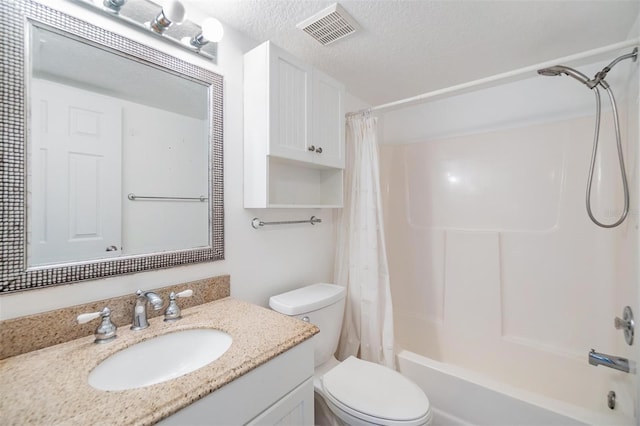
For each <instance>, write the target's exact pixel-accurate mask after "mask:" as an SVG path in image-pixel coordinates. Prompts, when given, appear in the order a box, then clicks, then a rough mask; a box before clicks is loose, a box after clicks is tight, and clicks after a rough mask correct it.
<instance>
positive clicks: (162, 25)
mask: <svg viewBox="0 0 640 426" xmlns="http://www.w3.org/2000/svg"><path fill="white" fill-rule="evenodd" d="M186 16H187V12H186V10H185V8H184V6H183V5H182V3H180V2H179V1H177V0H171V1H169V2H167V4H165V5H164V6H163V7H162V11H160V13H159V14H158V16H156V18H155V19H154V20H153V22H152V23H151V24H150V25H149V27H150V28H151V29H152V30H153V31H155V32H157V33H158V34H162V33H163V32H165V31H166V29H167V28H169V27H170V26H171V25H172V24H181V23H182V22H183V21H184V19H185V17H186Z"/></svg>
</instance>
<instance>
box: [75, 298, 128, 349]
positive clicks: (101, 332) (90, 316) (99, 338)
mask: <svg viewBox="0 0 640 426" xmlns="http://www.w3.org/2000/svg"><path fill="white" fill-rule="evenodd" d="M98 317H102V321H101V322H100V325H99V326H98V328H96V332H95V337H96V339H95V340H94V343H106V342H110V341H111V340H113V339H115V338H116V330H117V329H118V327H116V325H115V324H114V323H113V322H111V309H109V308H106V307H105V308H104V309H103V310H101V311H98V312H91V313H87V314H80V315H78V317H77V318H76V322H77V323H78V324H85V323H87V322H89V321H91V320H94V319H96V318H98Z"/></svg>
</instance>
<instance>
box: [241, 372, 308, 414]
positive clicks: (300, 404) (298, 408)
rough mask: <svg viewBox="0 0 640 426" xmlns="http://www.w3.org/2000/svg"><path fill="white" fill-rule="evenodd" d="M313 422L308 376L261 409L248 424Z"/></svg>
mask: <svg viewBox="0 0 640 426" xmlns="http://www.w3.org/2000/svg"><path fill="white" fill-rule="evenodd" d="M313 423H314V419H313V378H310V379H308V380H307V381H305V382H304V383H302V384H301V385H300V386H298V387H297V388H295V389H294V390H292V391H291V392H289V393H288V394H287V395H286V396H284V397H283V398H282V399H280V400H279V401H278V402H276V403H275V404H273V405H272V406H271V407H269V408H268V409H266V410H265V411H263V412H262V414H260V415H259V416H258V417H256V418H255V419H253V420H252V421H250V422H249V423H248V425H251V426H271V425H291V426H298V425H299V426H302V425H312V424H313Z"/></svg>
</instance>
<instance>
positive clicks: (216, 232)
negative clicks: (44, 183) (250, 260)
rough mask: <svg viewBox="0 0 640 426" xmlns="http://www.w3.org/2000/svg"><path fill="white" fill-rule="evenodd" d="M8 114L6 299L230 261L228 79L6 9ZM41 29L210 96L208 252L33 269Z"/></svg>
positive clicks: (1, 219)
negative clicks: (31, 84) (32, 52)
mask: <svg viewBox="0 0 640 426" xmlns="http://www.w3.org/2000/svg"><path fill="white" fill-rule="evenodd" d="M0 20H1V25H0V39H1V42H0V43H1V44H2V51H1V53H0V55H1V59H2V60H1V64H0V67H1V68H0V69H1V71H2V72H1V74H2V84H1V86H2V87H1V89H0V91H1V92H2V99H3V100H2V109H1V110H0V126H1V130H0V132H1V133H0V148H1V150H0V157H1V160H2V161H1V164H2V169H1V170H0V196H1V197H2V203H1V205H0V238H1V244H0V255H1V257H2V262H1V263H0V294H1V293H7V292H15V291H23V290H30V289H36V288H42V287H46V286H52V285H57V284H64V283H70V282H76V281H83V280H92V279H96V278H104V277H111V276H116V275H121V274H127V273H134V272H141V271H148V270H154V269H159V268H168V267H173V266H178V265H184V264H190V263H197V262H206V261H213V260H220V259H224V218H223V212H224V206H223V158H222V147H223V134H222V128H223V124H222V123H223V122H222V118H223V117H222V111H223V99H222V91H223V78H222V76H220V75H218V74H216V73H214V72H212V71H209V70H207V69H204V68H201V67H199V66H196V65H194V64H191V63H189V62H187V61H184V60H181V59H178V58H175V57H173V56H171V55H168V54H166V53H164V52H161V51H159V50H156V49H153V48H150V47H148V46H145V45H143V44H140V43H138V42H136V41H133V40H130V39H128V38H125V37H123V36H120V35H118V34H114V33H111V32H109V31H107V30H105V29H102V28H99V27H96V26H94V25H91V24H89V23H86V22H84V21H82V20H80V19H77V18H75V17H72V16H69V15H66V14H64V13H61V12H59V11H56V10H54V9H51V8H48V7H46V6H43V5H41V4H38V3H35V2H32V1H28V0H4V1H1V2H0ZM30 23H39V25H40V24H42V25H44V26H46V27H48V28H52V29H54V30H56V31H61V32H63V33H65V34H70V35H71V36H72V37H74V38H76V39H79V40H82V41H83V42H86V43H88V44H92V45H94V46H99V47H100V48H101V49H104V50H107V51H110V52H113V53H117V54H118V55H120V56H124V57H126V58H128V59H130V60H133V61H137V62H140V63H143V64H145V65H149V66H152V67H155V68H159V69H162V70H165V71H168V72H170V73H172V74H175V75H180V76H182V77H184V78H187V79H190V80H192V81H196V82H198V83H200V84H203V85H205V86H206V87H207V88H208V89H207V90H208V101H205V102H206V103H208V108H209V129H208V133H209V135H208V139H209V140H208V142H209V147H208V150H209V158H208V168H209V173H208V174H209V179H208V180H209V182H208V192H209V193H208V199H209V201H210V202H209V212H208V215H209V218H208V221H209V245H207V246H206V247H198V248H193V249H183V250H176V251H162V252H156V253H150V254H139V255H130V256H122V257H114V258H110V259H108V260H107V259H100V260H93V261H80V262H66V263H63V264H57V265H47V266H39V267H32V266H29V265H28V264H27V235H28V230H27V217H28V216H27V199H28V193H27V191H28V186H27V178H26V173H27V170H26V169H27V167H28V165H27V155H28V149H27V147H28V145H27V144H28V140H27V138H28V129H29V127H28V122H27V115H28V113H27V111H28V105H27V101H26V93H25V92H26V91H27V86H28V81H27V80H28V76H26V75H25V72H26V70H28V69H29V68H28V66H29V63H28V61H29V58H28V55H29V47H28V40H27V38H28V35H27V31H28V27H29V25H30Z"/></svg>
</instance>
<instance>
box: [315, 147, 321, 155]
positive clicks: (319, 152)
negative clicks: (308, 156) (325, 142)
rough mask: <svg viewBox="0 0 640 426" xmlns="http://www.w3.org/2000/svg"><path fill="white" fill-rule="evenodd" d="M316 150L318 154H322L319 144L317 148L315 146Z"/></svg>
mask: <svg viewBox="0 0 640 426" xmlns="http://www.w3.org/2000/svg"><path fill="white" fill-rule="evenodd" d="M316 152H317V153H318V154H322V147H321V146H319V147H318V148H316Z"/></svg>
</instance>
